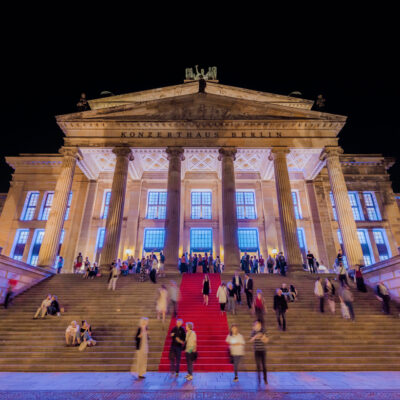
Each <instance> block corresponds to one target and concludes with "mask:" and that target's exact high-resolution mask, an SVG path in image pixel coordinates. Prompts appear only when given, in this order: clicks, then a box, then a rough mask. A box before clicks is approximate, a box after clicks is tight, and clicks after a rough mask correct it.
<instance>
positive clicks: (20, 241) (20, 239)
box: [12, 229, 29, 260]
mask: <svg viewBox="0 0 400 400" xmlns="http://www.w3.org/2000/svg"><path fill="white" fill-rule="evenodd" d="M28 237H29V229H17V233H16V234H15V242H14V249H13V251H12V258H14V259H15V260H22V257H23V256H24V250H25V245H26V242H27V241H28Z"/></svg>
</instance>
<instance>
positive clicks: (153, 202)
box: [146, 191, 167, 219]
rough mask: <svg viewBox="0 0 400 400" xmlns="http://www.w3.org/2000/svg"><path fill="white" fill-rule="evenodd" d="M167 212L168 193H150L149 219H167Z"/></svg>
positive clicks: (148, 201) (148, 200) (148, 204)
mask: <svg viewBox="0 0 400 400" xmlns="http://www.w3.org/2000/svg"><path fill="white" fill-rule="evenodd" d="M166 212H167V192H153V191H149V194H148V199H147V217H146V218H148V219H165V216H166Z"/></svg>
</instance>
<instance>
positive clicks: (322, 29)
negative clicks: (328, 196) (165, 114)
mask: <svg viewBox="0 0 400 400" xmlns="http://www.w3.org/2000/svg"><path fill="white" fill-rule="evenodd" d="M149 15H150V14H148V13H147V14H144V15H143V21H141V18H140V16H139V15H138V14H135V16H134V23H133V22H132V25H126V24H125V25H124V26H123V27H122V22H121V25H118V23H117V24H115V23H114V24H112V25H111V24H109V21H108V20H107V21H106V22H105V20H96V21H94V23H93V21H91V22H92V24H91V25H90V26H89V25H87V21H86V20H85V19H84V18H83V19H81V20H79V19H78V20H77V21H76V20H75V21H73V23H61V22H60V23H58V20H57V19H54V20H51V19H48V20H47V22H43V19H29V18H28V22H26V21H25V20H23V21H18V24H16V25H14V27H13V30H12V31H10V30H7V31H6V36H5V37H6V40H5V42H4V46H3V49H2V55H3V56H2V61H1V62H2V66H3V74H2V75H1V76H2V77H3V80H2V86H1V87H2V96H1V102H2V107H1V139H2V140H1V147H0V192H6V191H7V190H8V185H9V181H10V179H11V173H12V170H11V168H10V167H8V166H7V164H6V163H5V160H4V157H5V156H7V155H18V154H19V153H30V152H31V153H47V152H52V153H54V152H57V151H58V149H59V148H60V147H61V146H62V143H63V134H62V132H61V130H60V129H59V128H58V126H57V125H56V123H55V118H54V116H55V115H59V114H65V113H69V112H74V111H76V108H75V104H76V103H77V101H78V99H79V95H80V93H81V92H82V91H84V92H86V93H87V95H88V97H89V98H96V97H98V95H99V93H100V92H101V91H103V90H109V91H111V92H113V93H114V94H121V93H128V92H133V91H138V90H145V89H151V88H157V87H162V86H167V85H173V84H179V83H182V82H183V78H184V70H185V67H188V66H194V65H195V64H199V65H200V66H203V67H205V68H206V67H208V66H209V65H216V66H217V67H218V79H219V81H220V83H222V84H227V85H233V86H239V87H244V88H249V89H255V90H261V91H268V92H272V93H278V94H284V95H285V94H289V93H290V92H292V91H294V90H298V91H300V92H302V93H303V96H304V97H305V98H307V99H312V100H315V98H316V96H317V95H318V94H320V93H322V94H323V95H324V96H325V97H326V99H327V106H326V110H325V111H326V112H330V113H335V114H342V115H346V116H348V122H347V124H346V126H345V128H344V129H343V130H342V132H341V134H340V145H341V146H342V147H343V148H344V150H345V152H346V153H383V154H384V155H386V156H393V157H397V158H399V160H400V150H399V145H398V136H399V128H398V125H397V114H398V96H399V94H398V91H399V77H398V61H397V57H396V55H397V53H396V52H397V51H398V48H397V47H398V46H395V43H396V37H395V36H394V31H395V29H393V30H392V26H391V25H390V21H389V20H387V21H386V25H384V27H383V28H381V27H380V25H376V20H380V22H385V21H382V15H379V14H377V15H376V18H375V23H372V20H371V19H368V20H367V21H365V22H364V23H360V21H355V20H354V21H352V20H351V18H350V19H347V20H346V21H344V20H338V21H335V23H333V24H331V23H329V24H328V23H327V22H326V21H324V20H322V19H319V20H317V21H319V24H313V25H309V24H308V22H305V21H304V20H301V21H302V23H301V24H300V23H298V24H297V25H293V23H291V22H290V21H288V20H279V21H275V22H277V23H276V24H275V25H274V28H271V25H270V22H271V21H272V20H273V18H272V19H271V15H270V14H269V16H268V20H269V22H268V23H267V21H266V20H263V18H261V19H260V21H261V22H262V23H263V24H264V25H262V24H260V23H259V22H258V21H259V19H257V20H256V21H255V22H254V25H252V24H251V22H252V20H251V19H249V17H248V14H246V15H245V14H244V15H243V21H245V22H246V23H247V24H246V25H243V24H240V23H238V21H239V22H240V21H241V19H240V13H239V14H236V19H235V20H234V21H233V22H234V23H232V24H230V26H226V25H223V24H221V22H220V20H218V19H217V18H211V17H209V15H204V16H203V18H201V19H200V22H197V21H195V20H193V21H192V20H191V19H189V20H187V18H186V20H185V24H182V25H180V22H179V21H180V20H179V18H175V19H168V20H166V21H164V23H163V24H159V25H157V24H156V23H154V21H153V20H152V18H149ZM146 16H147V17H146ZM254 16H257V10H254ZM125 17H126V16H125ZM178 17H179V16H178ZM352 17H353V16H352ZM146 18H148V21H149V22H150V21H151V22H152V24H146ZM49 20H50V21H51V23H48V21H49ZM124 20H125V21H126V18H125V19H124ZM114 22H115V21H114ZM138 22H139V23H138ZM249 22H250V24H249ZM370 22H371V23H370ZM275 26H276V28H275ZM155 27H156V28H157V30H156V31H155V32H154V29H155ZM243 27H245V28H243ZM172 28H173V29H172ZM15 32H19V33H23V35H22V36H21V35H15ZM150 33H153V35H151V34H150ZM154 33H155V34H154ZM3 37H4V36H3ZM390 173H391V176H392V179H393V182H394V189H395V191H400V164H399V163H396V165H395V167H393V168H392V169H391V170H390Z"/></svg>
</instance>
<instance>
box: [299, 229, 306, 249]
mask: <svg viewBox="0 0 400 400" xmlns="http://www.w3.org/2000/svg"><path fill="white" fill-rule="evenodd" d="M297 238H298V240H299V247H300V249H302V250H305V244H304V232H303V230H302V229H300V228H297Z"/></svg>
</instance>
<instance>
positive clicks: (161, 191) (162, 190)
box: [145, 189, 168, 220]
mask: <svg viewBox="0 0 400 400" xmlns="http://www.w3.org/2000/svg"><path fill="white" fill-rule="evenodd" d="M151 193H157V194H158V196H157V204H156V205H154V204H150V194H151ZM159 193H167V190H166V189H149V190H147V203H146V214H145V215H146V219H151V220H154V219H157V220H165V218H166V217H167V201H168V194H167V195H166V200H165V205H164V204H160V201H159V199H160V195H159ZM149 207H156V208H157V212H156V214H157V217H155V218H150V217H149ZM160 207H165V217H164V218H159V215H160Z"/></svg>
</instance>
